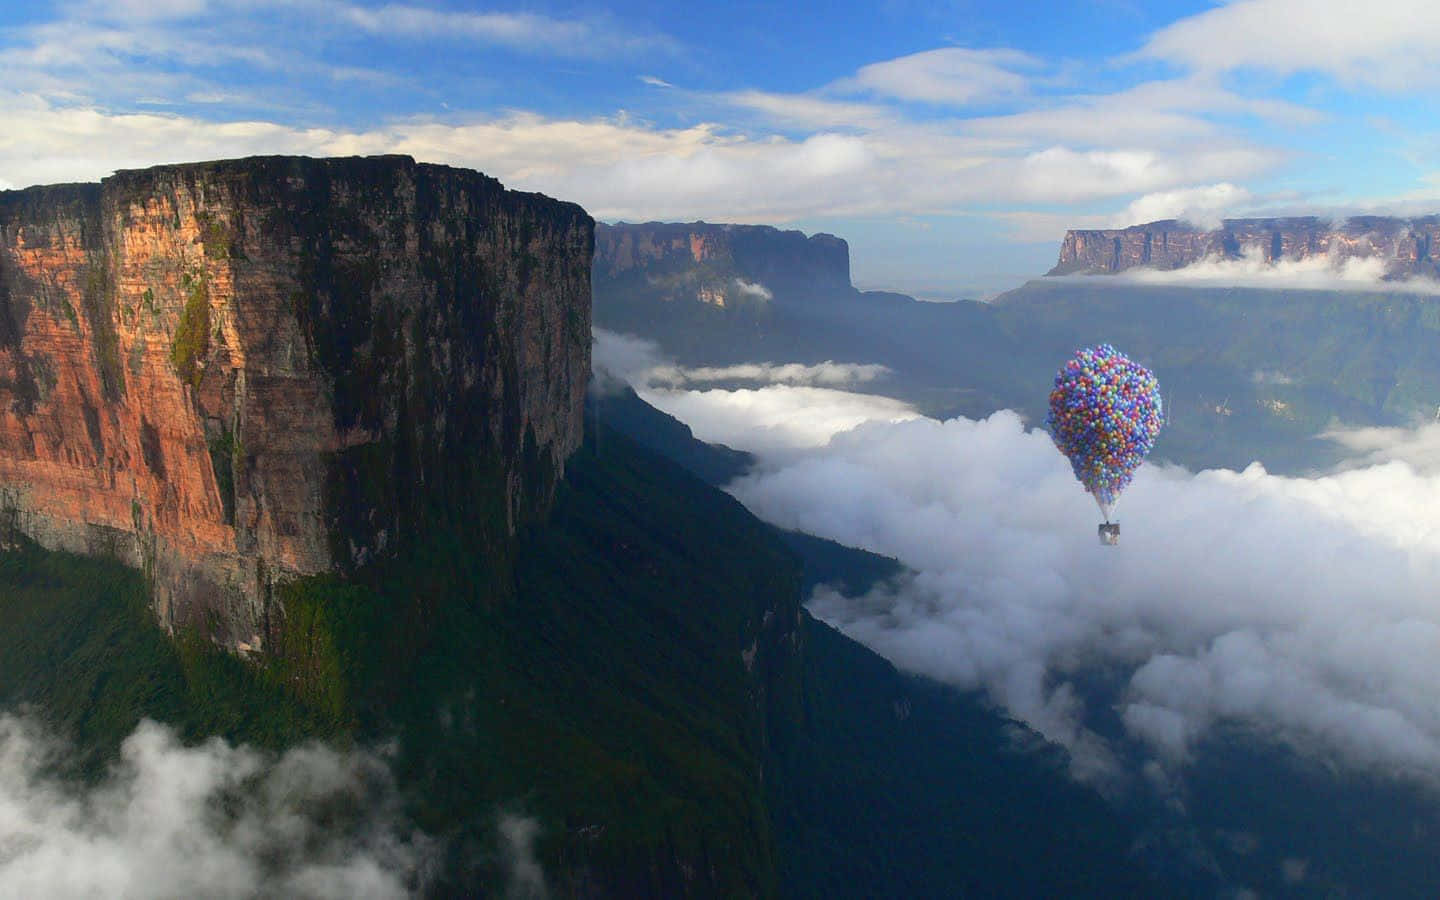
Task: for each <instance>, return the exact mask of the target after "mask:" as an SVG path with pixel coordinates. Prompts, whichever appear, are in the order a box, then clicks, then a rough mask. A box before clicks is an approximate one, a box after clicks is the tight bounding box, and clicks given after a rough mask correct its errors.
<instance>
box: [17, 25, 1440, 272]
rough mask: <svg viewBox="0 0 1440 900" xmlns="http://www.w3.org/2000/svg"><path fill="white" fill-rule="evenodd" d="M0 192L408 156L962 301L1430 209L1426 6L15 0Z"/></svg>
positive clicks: (1437, 174)
mask: <svg viewBox="0 0 1440 900" xmlns="http://www.w3.org/2000/svg"><path fill="white" fill-rule="evenodd" d="M0 9H3V17H0V25H3V28H0V71H3V72H4V73H5V75H6V77H5V79H4V80H3V82H0V121H4V122H5V124H6V127H5V128H3V129H0V187H3V186H11V187H23V186H26V185H30V184H37V183H46V182H54V181H67V180H68V181H73V180H92V179H96V178H100V177H103V176H104V175H106V174H108V173H109V172H110V171H113V170H114V169H117V168H129V167H135V166H142V165H148V164H153V163H160V162H178V161H186V160H197V159H208V158H215V157H223V156H238V155H248V154H254V153H303V154H308V155H344V154H353V153H381V152H402V153H409V154H411V155H413V156H415V157H416V158H418V159H422V160H428V161H434V162H445V163H451V164H455V165H464V166H470V167H474V168H478V169H480V170H482V171H485V172H487V173H489V174H492V175H495V176H497V177H499V178H500V179H501V180H502V181H504V182H505V183H506V184H508V185H510V186H512V187H517V188H523V189H527V190H539V191H544V192H545V193H549V194H552V195H554V196H559V197H564V198H566V199H571V200H576V201H578V202H580V203H582V204H584V205H585V206H586V208H587V209H589V210H590V211H591V212H592V213H593V214H594V215H596V216H597V217H598V218H601V219H604V220H608V221H616V220H628V221H637V220H648V219H662V220H687V221H688V220H694V219H705V220H707V221H731V222H759V223H770V224H777V225H783V226H787V227H796V228H801V229H803V230H805V231H818V230H823V231H830V232H833V233H836V234H839V235H841V236H844V237H846V238H848V239H849V240H850V243H851V248H852V265H853V270H854V274H855V278H856V281H857V282H859V283H861V284H862V285H863V286H867V287H887V288H892V289H898V290H905V291H909V292H912V293H917V294H920V295H924V296H928V297H934V298H945V297H958V296H983V295H988V294H992V293H994V292H996V291H999V290H1003V289H1005V288H1007V287H1011V286H1013V285H1015V284H1018V283H1019V282H1021V281H1023V280H1024V279H1026V278H1028V277H1032V276H1034V275H1038V274H1040V273H1042V272H1043V271H1044V270H1045V269H1046V268H1048V267H1049V265H1050V264H1051V263H1052V262H1053V260H1054V257H1055V254H1056V251H1057V249H1058V243H1059V240H1060V238H1061V236H1062V235H1063V233H1064V231H1065V229H1066V228H1067V227H1102V226H1112V225H1124V224H1131V223H1134V222H1139V221H1149V220H1153V219H1158V218H1166V217H1171V216H1182V217H1187V218H1191V219H1192V220H1194V221H1197V222H1201V223H1208V222H1212V221H1215V220H1218V218H1219V217H1220V216H1222V215H1244V214H1267V213H1277V212H1283V213H1294V212H1318V213H1321V214H1326V215H1340V214H1344V213H1348V212H1355V211H1362V210H1364V211H1371V210H1375V211H1388V212H1398V213H1420V212H1440V127H1437V124H1440V123H1437V119H1436V114H1435V113H1434V112H1433V111H1432V109H1431V107H1432V106H1433V98H1435V97H1437V96H1440V11H1437V10H1440V7H1437V5H1436V4H1434V3H1433V2H1414V0H1403V2H1385V0H1374V2H1370V3H1367V4H1365V7H1364V13H1363V14H1357V13H1356V12H1355V8H1354V6H1353V4H1349V3H1340V2H1335V0H1236V2H1232V3H1227V4H1220V5H1215V4H1210V3H1138V2H1130V0H1074V2H1068V3H1054V4H1027V3H990V2H959V0H948V2H947V0H939V2H919V0H882V2H878V3H858V2H844V0H841V2H832V3H823V4H822V3H813V4H801V3H761V2H737V3H731V4H705V3H695V4H677V3H673V2H666V3H660V2H629V3H608V4H607V3H601V4H574V3H546V2H519V3H511V4H508V5H495V6H485V5H475V4H460V3H443V2H422V0H414V2H404V0H401V2H392V3H366V2H362V0H295V2H286V3H282V2H264V0H262V2H255V3H240V2H227V0H154V2H145V0H111V2H98V0H80V2H73V3H61V4H58V5H55V6H43V5H39V4H29V3H26V4H14V3H11V4H0Z"/></svg>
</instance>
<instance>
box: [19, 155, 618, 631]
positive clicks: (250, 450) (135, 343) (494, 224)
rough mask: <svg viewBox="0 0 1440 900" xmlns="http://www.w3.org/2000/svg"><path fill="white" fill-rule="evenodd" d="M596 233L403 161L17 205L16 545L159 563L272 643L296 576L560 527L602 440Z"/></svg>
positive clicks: (86, 192) (517, 197) (252, 172)
mask: <svg viewBox="0 0 1440 900" xmlns="http://www.w3.org/2000/svg"><path fill="white" fill-rule="evenodd" d="M592 229H593V222H592V220H591V219H590V218H589V217H588V216H587V215H586V214H585V213H584V211H583V210H581V209H580V208H579V207H578V206H575V205H573V204H568V203H561V202H558V201H554V200H551V199H549V198H546V197H542V196H539V195H532V194H520V193H516V192H512V191H507V190H505V189H504V188H503V187H502V186H501V185H500V183H499V182H497V181H495V180H494V179H491V178H487V177H485V176H483V175H481V174H479V173H476V172H470V171H465V170H460V169H452V168H447V167H443V166H432V165H422V164H416V163H415V162H414V160H411V159H409V158H408V157H373V158H365V159H361V158H352V159H333V160H314V159H305V158H284V157H267V158H254V159H246V160H234V161H225V162H213V163H201V164H195V165H182V166H162V167H158V168H153V169H146V170H143V171H129V172H120V173H117V174H116V175H114V176H113V177H111V178H108V179H106V180H105V181H103V182H102V183H100V184H85V185H63V186H55V187H41V188H32V189H29V190H25V191H10V192H3V193H0V538H3V536H4V532H6V531H10V532H14V531H18V532H20V533H22V534H24V535H26V536H28V537H30V538H32V539H34V540H35V541H37V542H39V543H40V544H42V545H44V546H46V547H50V548H55V549H64V550H69V551H75V552H81V553H87V554H91V555H109V556H114V557H116V558H118V559H120V560H121V561H123V562H125V563H127V564H129V565H131V566H134V567H137V568H141V569H143V570H144V572H145V573H146V575H147V578H148V580H149V582H150V584H151V589H152V592H153V600H154V607H155V610H156V612H157V614H158V617H159V619H160V621H161V623H162V624H163V625H165V626H166V627H167V628H170V629H172V630H173V629H174V628H176V627H178V626H183V625H198V626H202V627H204V628H205V629H206V630H207V631H208V632H209V633H210V634H211V636H212V637H214V638H215V639H216V640H218V641H219V642H221V643H222V644H225V645H227V646H231V647H236V648H239V649H254V648H257V647H259V646H261V645H263V644H264V643H265V642H266V640H267V637H270V636H273V635H272V634H271V633H272V632H273V630H274V629H275V628H276V627H278V622H277V621H276V616H275V610H274V609H273V606H274V602H273V601H274V597H275V589H276V587H277V585H279V584H280V583H282V582H284V581H286V580H287V579H291V578H294V577H296V576H300V575H307V574H313V573H320V572H340V573H349V572H353V571H355V570H357V569H359V568H361V567H363V566H365V565H366V564H367V563H369V562H372V561H374V560H376V559H379V558H383V557H385V556H386V555H387V554H393V553H395V552H397V551H398V550H400V549H401V548H403V547H404V546H405V545H406V544H407V543H409V542H412V541H415V540H418V539H421V537H422V535H421V531H422V530H423V523H424V522H425V521H427V520H428V519H432V518H435V517H444V518H446V519H447V520H450V521H468V520H473V521H475V522H477V523H480V524H481V525H483V524H484V523H483V522H481V519H482V518H483V517H482V516H481V514H480V512H477V510H476V509H474V508H473V507H474V505H475V504H476V503H477V501H478V500H479V499H483V498H489V500H490V501H493V502H491V503H489V505H488V506H486V509H488V510H490V511H492V512H493V515H492V516H491V518H492V519H493V520H494V521H495V522H496V523H497V524H496V525H495V526H494V527H495V528H496V529H498V530H501V531H505V530H513V529H514V528H515V527H516V525H517V524H518V523H520V522H522V521H524V520H525V519H527V518H529V517H532V516H534V515H536V514H538V513H540V512H542V511H543V510H544V509H545V508H546V506H547V504H548V503H549V501H550V497H551V495H552V493H553V490H554V485H555V483H556V481H557V479H558V478H559V477H560V475H561V474H562V472H563V465H564V460H565V459H566V458H567V456H568V455H569V454H570V453H571V452H572V451H573V450H575V449H576V448H577V447H578V446H579V444H580V442H581V438H582V426H583V403H584V394H585V387H586V382H587V379H588V377H589V363H590V359H589V356H590V350H589V346H590V305H589V293H590V273H589V267H590V259H591V255H592V249H593V231H592Z"/></svg>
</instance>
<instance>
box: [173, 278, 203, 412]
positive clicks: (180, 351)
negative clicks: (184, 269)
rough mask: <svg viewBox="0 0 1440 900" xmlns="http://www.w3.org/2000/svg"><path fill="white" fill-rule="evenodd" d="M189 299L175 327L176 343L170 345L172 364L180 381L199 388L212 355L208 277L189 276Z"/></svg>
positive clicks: (187, 283)
mask: <svg viewBox="0 0 1440 900" xmlns="http://www.w3.org/2000/svg"><path fill="white" fill-rule="evenodd" d="M185 285H186V287H187V288H188V289H189V297H188V299H186V301H185V309H184V310H182V311H181V313H180V324H179V325H177V326H176V327H175V340H174V342H173V343H172V344H171V345H170V363H171V365H173V366H174V367H175V373H176V374H177V375H179V376H180V380H181V381H184V382H186V383H187V384H190V385H191V386H198V385H199V384H200V376H201V375H203V374H204V369H203V367H202V366H201V362H202V361H203V360H204V359H205V356H206V355H207V354H208V353H209V352H210V289H209V288H208V287H207V286H206V283H205V276H204V275H203V274H201V275H200V276H198V277H195V278H191V277H190V276H189V275H188V274H187V275H186V276H185Z"/></svg>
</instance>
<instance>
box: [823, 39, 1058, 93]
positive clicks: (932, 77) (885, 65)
mask: <svg viewBox="0 0 1440 900" xmlns="http://www.w3.org/2000/svg"><path fill="white" fill-rule="evenodd" d="M1041 65H1042V63H1041V61H1040V60H1039V59H1037V58H1036V57H1034V56H1031V55H1030V54H1028V53H1021V52H1019V51H1018V50H1009V49H1004V48H998V49H993V48H992V49H969V48H964V47H942V48H940V49H938V50H926V51H924V52H921V53H913V54H910V55H909V56H901V57H897V58H896V59H891V60H886V61H884V62H877V63H871V64H869V65H866V66H861V67H860V69H859V70H858V71H857V72H856V73H855V74H854V75H853V76H852V77H850V78H847V79H844V80H842V81H838V82H836V83H834V84H833V85H831V86H830V89H831V90H834V91H841V92H844V91H853V92H857V93H858V92H863V93H870V94H875V95H877V96H881V97H890V98H893V99H896V100H907V101H917V102H922V103H936V104H945V105H951V106H967V105H970V104H973V103H976V102H980V101H988V100H994V99H997V98H1009V97H1014V96H1016V95H1018V94H1021V93H1024V92H1025V91H1026V90H1027V88H1028V87H1029V78H1028V77H1027V75H1026V74H1025V73H1024V70H1027V69H1036V68H1039V67H1040V66H1041Z"/></svg>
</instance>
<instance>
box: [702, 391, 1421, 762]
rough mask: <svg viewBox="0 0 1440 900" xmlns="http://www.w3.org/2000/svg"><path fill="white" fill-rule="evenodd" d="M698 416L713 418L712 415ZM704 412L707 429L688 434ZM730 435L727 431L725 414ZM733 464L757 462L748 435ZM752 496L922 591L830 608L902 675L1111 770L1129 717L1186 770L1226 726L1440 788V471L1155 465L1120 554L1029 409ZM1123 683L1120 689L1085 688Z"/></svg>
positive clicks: (813, 460)
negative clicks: (1097, 729)
mask: <svg viewBox="0 0 1440 900" xmlns="http://www.w3.org/2000/svg"><path fill="white" fill-rule="evenodd" d="M687 412H688V413H689V414H690V415H689V417H688V418H686V421H687V422H688V423H689V424H690V425H692V427H697V426H700V425H702V424H703V418H702V417H703V416H704V415H706V414H708V411H707V410H706V409H704V408H702V406H701V404H700V403H699V402H698V401H697V402H695V403H692V404H691V406H690V407H689V409H688V410H687ZM682 418H685V417H684V416H682ZM716 418H717V419H719V420H720V421H721V422H722V423H723V417H716ZM725 437H726V441H727V443H729V444H730V445H731V446H735V447H738V448H741V449H752V448H751V447H750V445H748V444H747V443H746V435H745V433H744V432H743V431H741V430H738V429H732V430H730V431H728V432H726V433H725ZM731 491H732V492H733V493H734V494H735V495H736V496H737V497H738V498H739V499H740V500H741V501H742V502H744V503H745V504H746V505H747V506H748V507H750V508H751V509H752V510H753V511H755V512H756V513H757V514H759V515H760V516H761V517H762V518H765V519H767V520H769V521H772V522H775V523H777V524H779V525H781V526H783V527H787V528H798V529H801V530H804V531H809V532H811V533H814V534H818V535H821V536H824V537H829V538H833V539H835V540H838V541H841V542H842V543H846V544H851V545H854V546H859V547H864V548H866V549H869V550H873V551H875V552H877V553H883V554H886V555H890V556H894V557H896V558H898V559H899V560H901V562H903V563H905V564H906V565H908V566H910V567H911V568H912V569H913V570H914V571H915V574H914V575H913V577H910V578H908V579H906V580H904V581H902V582H901V583H900V584H898V585H892V586H890V587H887V588H884V589H881V590H878V591H876V592H875V593H873V594H871V595H869V596H866V597H860V598H845V597H842V596H840V595H838V594H836V593H835V592H833V591H828V590H821V591H817V593H816V595H815V597H814V598H813V600H812V609H813V610H814V611H815V612H816V613H817V614H818V615H821V616H822V617H823V618H826V619H827V620H829V621H831V622H832V623H834V624H836V625H838V626H840V627H841V628H842V629H843V630H845V631H846V632H847V633H849V634H851V635H852V636H854V637H856V638H858V639H860V640H862V641H863V642H865V643H867V644H869V645H870V646H872V647H874V648H875V649H877V650H879V651H880V652H881V653H883V654H884V655H886V656H888V657H890V658H891V659H892V660H894V661H896V662H897V663H899V664H900V665H902V666H904V667H906V668H908V669H911V670H914V671H919V672H922V673H925V674H928V675H931V676H934V677H937V678H941V679H943V680H946V681H950V682H952V683H956V684H959V685H963V686H966V687H978V688H983V689H985V690H987V691H988V692H990V693H991V695H992V696H994V697H995V699H996V700H998V701H999V702H1001V703H1002V704H1004V705H1005V706H1006V708H1007V709H1009V710H1010V711H1011V712H1012V713H1013V714H1015V715H1017V716H1019V717H1020V718H1022V719H1024V720H1026V721H1027V722H1029V723H1030V724H1032V725H1034V726H1036V727H1037V728H1038V729H1039V730H1041V731H1042V732H1043V733H1045V734H1046V735H1047V736H1049V737H1051V738H1053V739H1056V740H1059V741H1062V742H1064V743H1067V744H1068V745H1070V746H1071V747H1072V749H1074V750H1077V754H1078V756H1077V761H1078V763H1079V765H1080V766H1081V768H1085V767H1089V769H1090V771H1103V770H1104V769H1105V768H1106V767H1107V766H1108V765H1109V764H1110V761H1109V759H1108V754H1107V753H1106V752H1105V749H1104V747H1103V745H1102V744H1101V743H1100V742H1099V740H1098V738H1096V737H1095V736H1094V735H1092V734H1090V733H1088V732H1087V731H1086V730H1085V729H1084V727H1083V726H1082V725H1081V717H1080V715H1079V713H1080V711H1081V710H1082V709H1083V708H1084V707H1085V705H1086V704H1093V703H1097V702H1099V703H1109V702H1118V703H1119V711H1120V713H1121V715H1122V717H1123V720H1124V722H1125V724H1126V726H1127V727H1128V728H1129V729H1130V730H1131V733H1132V735H1133V736H1134V737H1136V738H1138V739H1141V740H1143V741H1145V742H1147V743H1148V744H1149V745H1150V746H1152V747H1153V749H1154V750H1155V752H1156V753H1157V755H1158V756H1160V757H1161V758H1162V759H1165V760H1167V761H1169V762H1171V763H1175V762H1178V761H1181V760H1183V759H1185V758H1186V756H1187V754H1189V753H1191V752H1193V749H1194V739H1195V738H1196V737H1197V736H1199V735H1201V734H1204V733H1205V732H1206V731H1207V730H1208V729H1209V728H1210V727H1211V726H1212V725H1214V724H1215V723H1217V722H1221V721H1227V722H1232V723H1239V724H1242V725H1244V726H1245V727H1246V728H1247V729H1249V730H1251V731H1253V732H1254V733H1257V734H1259V735H1262V736H1264V737H1267V738H1271V739H1275V740H1280V741H1285V742H1288V743H1290V744H1292V745H1294V746H1296V747H1298V748H1300V749H1301V750H1302V751H1303V752H1312V753H1317V754H1323V755H1333V756H1337V757H1338V758H1340V759H1343V760H1344V761H1345V762H1346V763H1348V764H1349V765H1352V766H1355V767H1360V768H1366V769H1373V770H1376V771H1383V772H1397V771H1405V772H1412V773H1424V774H1425V775H1426V776H1428V777H1435V776H1440V710H1437V709H1436V707H1435V706H1434V704H1433V702H1431V698H1432V697H1433V685H1434V684H1435V683H1436V679H1437V678H1440V655H1437V654H1435V653H1434V646H1436V644H1435V642H1436V641H1437V640H1440V606H1437V605H1436V604H1435V602H1434V599H1433V591H1432V589H1431V586H1432V585H1433V583H1434V581H1435V579H1436V577H1437V576H1440V513H1437V510H1440V476H1437V475H1426V474H1421V473H1418V472H1417V471H1416V470H1415V469H1413V468H1411V467H1410V466H1408V465H1405V464H1403V463H1399V462H1391V463H1387V464H1383V465H1375V466H1368V467H1364V468H1360V469H1356V470H1353V471H1347V472H1341V473H1337V474H1332V475H1327V476H1323V477H1317V478H1313V479H1294V478H1281V477H1277V476H1273V475H1270V474H1267V473H1266V472H1265V471H1264V470H1263V469H1261V468H1260V467H1259V466H1258V465H1256V466H1252V467H1250V468H1249V469H1247V470H1246V471H1244V472H1230V471H1207V472H1201V473H1198V474H1197V473H1190V472H1186V471H1183V470H1180V469H1178V468H1172V467H1158V468H1157V467H1153V466H1147V467H1145V468H1143V469H1141V471H1140V473H1139V474H1138V476H1137V478H1136V481H1135V483H1134V485H1133V486H1132V487H1131V488H1130V489H1129V491H1128V492H1127V494H1126V496H1125V498H1124V502H1123V504H1122V506H1121V510H1120V512H1121V520H1122V521H1123V522H1124V523H1125V524H1126V526H1127V528H1126V530H1125V534H1124V536H1123V538H1122V541H1121V545H1120V546H1119V547H1118V548H1113V549H1112V548H1104V547H1100V546H1098V544H1097V541H1096V538H1095V533H1094V523H1095V521H1096V519H1097V515H1096V512H1095V509H1094V505H1093V503H1092V502H1091V501H1090V499H1089V498H1088V497H1087V496H1086V495H1085V494H1084V493H1083V491H1082V490H1081V488H1080V487H1079V486H1078V485H1077V484H1076V483H1075V481H1074V478H1073V476H1072V475H1071V473H1070V470H1069V466H1068V464H1067V463H1066V461H1065V460H1064V459H1063V458H1062V457H1061V456H1060V454H1059V453H1058V452H1057V451H1056V450H1055V448H1054V447H1053V445H1052V444H1051V443H1050V440H1049V438H1048V436H1047V435H1045V434H1043V433H1040V432H1026V431H1025V430H1024V429H1023V428H1022V426H1021V423H1020V421H1019V419H1018V418H1017V417H1016V416H1015V415H1014V414H1013V413H1009V412H1004V413H998V414H996V415H995V416H992V417H991V418H989V419H987V420H985V421H981V422H973V421H968V420H964V419H956V420H952V421H948V422H943V423H941V422H936V421H933V420H929V419H916V420H912V421H905V422H899V423H879V422H871V423H869V424H867V425H864V426H861V427H859V428H856V429H855V430H853V431H849V432H847V433H837V434H836V435H835V436H834V437H833V438H832V439H831V440H830V441H829V442H828V444H826V445H824V446H822V447H816V448H813V449H811V450H808V451H804V452H801V453H799V454H791V455H789V456H788V457H786V458H785V459H782V460H773V459H771V460H767V459H766V458H765V457H763V456H762V460H761V467H760V468H759V470H757V472H756V473H755V474H752V475H751V476H748V477H746V478H743V479H741V480H740V481H738V482H736V483H735V484H733V485H732V486H731ZM1094 667H1102V668H1107V669H1112V670H1113V669H1119V670H1120V671H1121V672H1122V673H1125V674H1126V677H1127V679H1128V680H1127V682H1126V686H1125V688H1124V691H1123V693H1122V695H1121V696H1120V697H1118V698H1115V697H1096V696H1086V695H1085V694H1084V693H1083V690H1084V688H1083V687H1082V686H1083V685H1084V684H1085V681H1084V680H1083V679H1081V678H1080V677H1079V676H1081V675H1083V674H1084V673H1085V672H1087V671H1090V670H1091V669H1093V668H1094Z"/></svg>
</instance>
